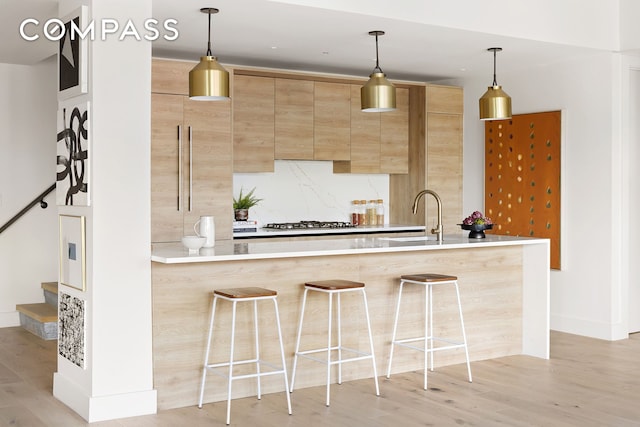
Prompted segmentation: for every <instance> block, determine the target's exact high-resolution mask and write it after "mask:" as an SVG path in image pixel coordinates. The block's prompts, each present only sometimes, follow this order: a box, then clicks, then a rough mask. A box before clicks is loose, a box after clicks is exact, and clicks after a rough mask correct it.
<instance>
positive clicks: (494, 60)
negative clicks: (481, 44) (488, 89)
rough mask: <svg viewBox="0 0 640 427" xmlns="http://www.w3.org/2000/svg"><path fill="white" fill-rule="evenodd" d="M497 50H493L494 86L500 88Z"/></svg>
mask: <svg viewBox="0 0 640 427" xmlns="http://www.w3.org/2000/svg"><path fill="white" fill-rule="evenodd" d="M496 51H497V50H496V49H493V85H494V86H498V80H497V79H496Z"/></svg>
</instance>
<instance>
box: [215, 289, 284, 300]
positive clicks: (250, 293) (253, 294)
mask: <svg viewBox="0 0 640 427" xmlns="http://www.w3.org/2000/svg"><path fill="white" fill-rule="evenodd" d="M213 293H214V294H218V295H220V296H223V297H227V298H232V299H240V298H260V297H272V296H275V295H278V293H277V292H276V291H272V290H271V289H265V288H257V287H250V288H229V289H216V290H214V291H213Z"/></svg>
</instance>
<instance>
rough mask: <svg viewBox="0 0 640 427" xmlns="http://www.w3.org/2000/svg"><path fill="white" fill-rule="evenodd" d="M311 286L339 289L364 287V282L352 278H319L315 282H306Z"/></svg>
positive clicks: (330, 289)
mask: <svg viewBox="0 0 640 427" xmlns="http://www.w3.org/2000/svg"><path fill="white" fill-rule="evenodd" d="M304 285H305V286H309V287H311V288H316V289H324V290H327V291H339V290H344V289H357V288H364V283H361V282H353V281H351V280H341V279H337V280H318V281H315V282H307V283H305V284H304Z"/></svg>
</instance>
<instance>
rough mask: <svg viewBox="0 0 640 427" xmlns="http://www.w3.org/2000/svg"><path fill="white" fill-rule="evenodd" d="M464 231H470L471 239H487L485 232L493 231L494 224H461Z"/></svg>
mask: <svg viewBox="0 0 640 427" xmlns="http://www.w3.org/2000/svg"><path fill="white" fill-rule="evenodd" d="M459 225H460V227H461V228H462V229H463V230H468V231H469V238H470V239H484V238H485V237H487V236H486V235H485V234H484V230H491V229H492V228H493V224H459Z"/></svg>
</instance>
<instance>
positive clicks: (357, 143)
mask: <svg viewBox="0 0 640 427" xmlns="http://www.w3.org/2000/svg"><path fill="white" fill-rule="evenodd" d="M361 87H362V86H361V85H351V161H350V162H349V163H350V170H349V172H350V173H380V116H381V114H380V113H363V112H362V105H361V102H360V88H361ZM385 114H388V113H385Z"/></svg>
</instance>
